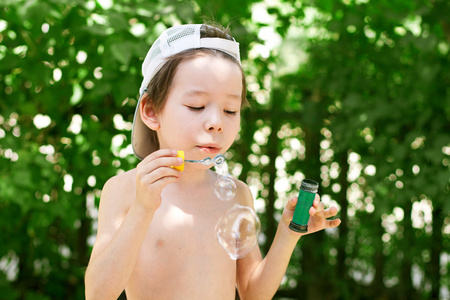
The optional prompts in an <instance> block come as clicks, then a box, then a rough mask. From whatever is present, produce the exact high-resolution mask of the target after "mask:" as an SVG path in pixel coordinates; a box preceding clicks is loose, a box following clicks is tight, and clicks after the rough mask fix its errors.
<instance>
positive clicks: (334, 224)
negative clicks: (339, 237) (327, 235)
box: [326, 219, 341, 228]
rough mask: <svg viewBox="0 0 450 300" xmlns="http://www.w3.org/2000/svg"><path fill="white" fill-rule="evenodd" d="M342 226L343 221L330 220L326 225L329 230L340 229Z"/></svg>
mask: <svg viewBox="0 0 450 300" xmlns="http://www.w3.org/2000/svg"><path fill="white" fill-rule="evenodd" d="M340 224H341V219H335V220H329V221H327V223H326V226H327V228H334V227H338V226H339V225H340Z"/></svg>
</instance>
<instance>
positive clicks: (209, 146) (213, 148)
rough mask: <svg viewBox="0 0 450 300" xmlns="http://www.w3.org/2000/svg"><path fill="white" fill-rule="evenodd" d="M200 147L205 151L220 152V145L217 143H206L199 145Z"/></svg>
mask: <svg viewBox="0 0 450 300" xmlns="http://www.w3.org/2000/svg"><path fill="white" fill-rule="evenodd" d="M197 148H198V149H200V150H201V151H202V152H205V153H213V154H215V153H219V152H220V149H221V148H220V146H219V145H217V144H206V145H198V146H197Z"/></svg>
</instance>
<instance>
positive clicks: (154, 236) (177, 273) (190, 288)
mask: <svg viewBox="0 0 450 300" xmlns="http://www.w3.org/2000/svg"><path fill="white" fill-rule="evenodd" d="M142 70H143V74H144V81H143V83H142V85H141V89H140V94H141V98H140V101H139V103H138V106H137V109H136V114H135V120H134V123H133V133H132V144H133V149H134V152H135V154H136V156H137V157H139V158H140V159H142V161H141V162H140V163H139V164H138V166H137V168H136V169H133V170H131V171H128V172H126V173H123V174H120V175H118V176H115V177H113V178H111V179H110V180H109V181H108V182H107V183H106V184H105V187H104V189H103V192H102V197H101V201H100V210H99V223H98V233H97V239H96V242H95V245H94V248H93V251H92V255H91V259H90V262H89V266H88V268H87V271H86V298H87V299H117V297H118V296H119V295H120V294H121V292H122V291H123V290H124V289H125V291H126V294H127V298H128V299H234V298H235V288H236V287H237V289H238V292H239V295H240V297H241V299H258V300H262V299H271V298H272V297H273V295H274V294H275V292H276V291H277V289H278V286H279V284H280V282H281V279H282V277H283V275H284V273H285V271H286V268H287V265H288V262H289V259H290V256H291V254H292V251H293V249H294V247H295V245H296V243H297V241H298V239H299V238H300V236H301V235H302V234H299V233H296V232H293V231H291V230H290V229H289V228H288V226H289V222H290V221H291V219H292V216H293V211H294V208H295V205H296V199H295V198H294V199H290V200H289V201H288V203H287V204H286V207H285V209H284V211H283V214H282V219H281V221H280V224H279V226H278V230H277V234H276V236H275V239H274V242H273V244H272V246H271V248H270V251H269V253H268V254H267V256H266V257H265V258H264V259H262V257H261V253H260V250H259V248H258V247H254V249H253V250H252V251H251V252H250V253H249V254H247V255H246V256H245V257H243V258H240V259H238V260H236V261H234V260H231V259H230V257H229V256H228V254H227V253H226V252H225V251H224V249H223V248H222V247H221V246H220V244H219V242H218V240H217V238H216V236H215V233H214V227H215V225H216V223H217V221H218V220H219V218H220V217H222V216H223V215H224V214H225V213H226V212H227V210H228V209H230V208H231V207H232V206H233V205H234V204H236V203H238V204H240V205H243V206H248V207H251V208H253V199H252V196H251V193H250V191H249V188H248V187H247V185H246V184H245V183H243V182H240V181H236V184H237V193H236V196H235V197H234V199H232V200H230V201H220V200H218V199H217V196H215V194H214V183H215V182H216V179H217V175H216V173H215V172H213V171H211V170H209V167H206V166H203V165H201V164H193V163H191V164H186V165H185V166H184V170H183V171H179V170H178V169H176V168H174V166H175V167H176V166H181V165H183V163H184V162H183V159H181V158H180V157H177V150H183V151H184V153H185V157H186V158H188V159H195V160H201V159H204V158H205V157H214V156H216V155H217V154H223V153H225V152H226V151H227V150H228V149H229V147H230V146H231V145H232V143H233V141H234V139H235V138H236V135H237V133H238V131H239V126H240V110H241V108H242V107H243V106H244V105H245V104H246V100H245V90H246V87H245V77H244V75H243V72H242V68H241V66H240V57H239V46H238V43H237V42H235V41H234V39H233V38H232V37H231V36H230V35H229V34H228V33H227V32H224V31H223V30H220V29H218V28H215V27H212V26H208V25H181V26H175V27H173V28H170V29H168V30H166V31H165V32H164V33H162V34H161V36H160V37H159V38H158V40H157V41H156V42H155V43H154V44H153V46H152V48H151V49H150V51H149V53H148V54H147V56H146V58H145V60H144V63H143V68H142ZM336 213H337V209H336V208H334V207H331V208H329V209H324V205H323V204H322V203H321V202H320V201H319V196H316V199H315V201H314V204H313V207H312V208H311V209H310V215H311V218H310V221H309V232H314V231H318V230H321V229H324V228H330V227H336V226H338V225H339V223H340V221H339V220H333V221H329V220H326V219H327V218H329V217H332V216H335V215H336Z"/></svg>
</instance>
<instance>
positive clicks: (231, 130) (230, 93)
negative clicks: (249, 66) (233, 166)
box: [157, 55, 242, 159]
mask: <svg viewBox="0 0 450 300" xmlns="http://www.w3.org/2000/svg"><path fill="white" fill-rule="evenodd" d="M241 94H242V73H241V71H240V68H239V66H238V65H237V64H234V63H233V62H231V61H228V60H225V59H223V58H221V57H215V56H210V55H202V56H199V57H196V58H194V59H190V60H187V61H184V62H182V63H181V64H180V65H179V66H178V68H177V71H176V73H175V76H174V78H173V81H172V84H171V88H170V92H169V95H168V98H167V100H166V103H165V105H164V108H163V110H162V111H161V112H160V113H159V114H157V119H158V122H159V130H158V131H157V133H158V139H159V143H160V148H170V149H177V150H184V151H185V157H186V158H187V159H203V158H205V157H208V156H209V157H214V156H215V155H217V154H222V153H225V151H227V150H228V149H229V148H230V146H231V145H232V144H233V142H234V140H235V138H236V135H237V133H238V131H239V126H240V109H241Z"/></svg>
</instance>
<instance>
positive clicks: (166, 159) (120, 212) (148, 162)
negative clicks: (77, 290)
mask: <svg viewBox="0 0 450 300" xmlns="http://www.w3.org/2000/svg"><path fill="white" fill-rule="evenodd" d="M175 156H176V151H175V152H172V151H171V150H159V151H156V152H154V153H153V154H151V155H150V156H149V157H148V158H146V159H144V160H143V161H142V162H141V163H140V164H139V165H138V168H137V170H136V172H128V173H125V174H121V175H119V176H116V177H114V178H112V179H110V180H108V182H107V183H106V184H105V187H104V189H103V191H102V197H101V201H100V208H99V218H98V232H97V239H96V241H95V245H94V248H93V250H92V254H91V259H90V261H89V265H88V267H87V270H86V276H85V286H86V299H88V300H89V299H96V300H97V299H117V298H118V297H119V296H120V294H121V293H122V291H123V290H124V289H125V287H126V285H127V283H128V281H129V279H130V277H131V274H132V272H133V269H134V266H135V264H136V261H137V257H138V255H139V252H140V249H141V246H142V243H143V241H144V239H145V236H146V234H147V232H148V228H149V226H150V223H151V221H152V219H153V215H154V213H155V211H156V210H157V209H158V207H159V205H160V204H161V191H162V189H163V188H164V187H165V186H166V185H167V184H169V183H171V182H174V181H176V180H177V179H178V177H179V175H180V172H179V171H178V170H175V169H174V168H171V167H170V166H176V165H179V164H178V162H177V159H176V157H175Z"/></svg>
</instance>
